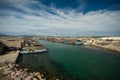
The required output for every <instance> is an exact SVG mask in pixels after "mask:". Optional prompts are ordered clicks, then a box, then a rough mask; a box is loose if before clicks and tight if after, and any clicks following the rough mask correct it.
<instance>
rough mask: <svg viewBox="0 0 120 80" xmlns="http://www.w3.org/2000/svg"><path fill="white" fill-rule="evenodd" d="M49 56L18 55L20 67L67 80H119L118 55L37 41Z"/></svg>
mask: <svg viewBox="0 0 120 80" xmlns="http://www.w3.org/2000/svg"><path fill="white" fill-rule="evenodd" d="M39 42H40V43H42V44H43V45H45V47H48V48H49V52H48V53H45V54H34V55H33V54H30V55H21V56H20V59H19V63H20V64H23V65H24V66H28V67H32V68H34V69H35V70H39V71H41V72H44V73H45V74H49V75H50V76H52V75H54V76H57V77H63V78H64V79H65V78H67V79H68V78H69V79H68V80H70V77H72V78H71V80H120V55H119V54H118V53H116V52H112V51H108V50H105V49H100V48H95V47H93V48H92V47H75V46H72V45H64V44H60V43H53V42H47V41H42V40H40V41H39Z"/></svg>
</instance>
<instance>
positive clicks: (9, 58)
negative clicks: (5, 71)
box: [0, 50, 20, 63]
mask: <svg viewBox="0 0 120 80" xmlns="http://www.w3.org/2000/svg"><path fill="white" fill-rule="evenodd" d="M19 52H20V51H19V50H18V51H10V52H9V53H8V54H4V55H1V56H0V63H6V62H8V63H15V62H16V59H17V58H18V55H19Z"/></svg>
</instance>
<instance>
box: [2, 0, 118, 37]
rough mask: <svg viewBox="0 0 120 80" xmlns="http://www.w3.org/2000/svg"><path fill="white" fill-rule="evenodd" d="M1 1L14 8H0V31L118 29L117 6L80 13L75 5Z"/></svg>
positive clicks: (32, 0)
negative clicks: (48, 5) (64, 5)
mask: <svg viewBox="0 0 120 80" xmlns="http://www.w3.org/2000/svg"><path fill="white" fill-rule="evenodd" d="M0 3H4V4H9V5H7V6H8V7H12V8H16V9H15V10H14V9H2V8H1V9H0V32H13V33H21V34H23V33H24V34H36V35H81V34H82V32H100V33H102V32H117V33H119V31H120V22H119V21H120V16H119V15H120V11H119V10H117V11H109V10H98V11H90V12H88V13H86V14H83V13H82V12H77V10H76V9H72V10H71V9H57V8H55V7H54V6H51V7H47V6H45V5H43V4H42V3H41V2H38V1H35V0H4V1H0ZM17 9H18V10H21V12H20V11H18V10H17ZM88 34H89V33H88ZM97 34H99V33H96V35H97ZM92 35H93V33H92Z"/></svg>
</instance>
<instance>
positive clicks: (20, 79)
mask: <svg viewBox="0 0 120 80" xmlns="http://www.w3.org/2000/svg"><path fill="white" fill-rule="evenodd" d="M14 80H22V78H21V77H16V78H14Z"/></svg>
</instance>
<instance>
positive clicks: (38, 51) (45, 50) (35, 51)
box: [20, 48, 48, 54]
mask: <svg viewBox="0 0 120 80" xmlns="http://www.w3.org/2000/svg"><path fill="white" fill-rule="evenodd" d="M43 52H48V49H47V48H45V49H41V50H34V51H20V54H31V53H33V54H34V53H43Z"/></svg>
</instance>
